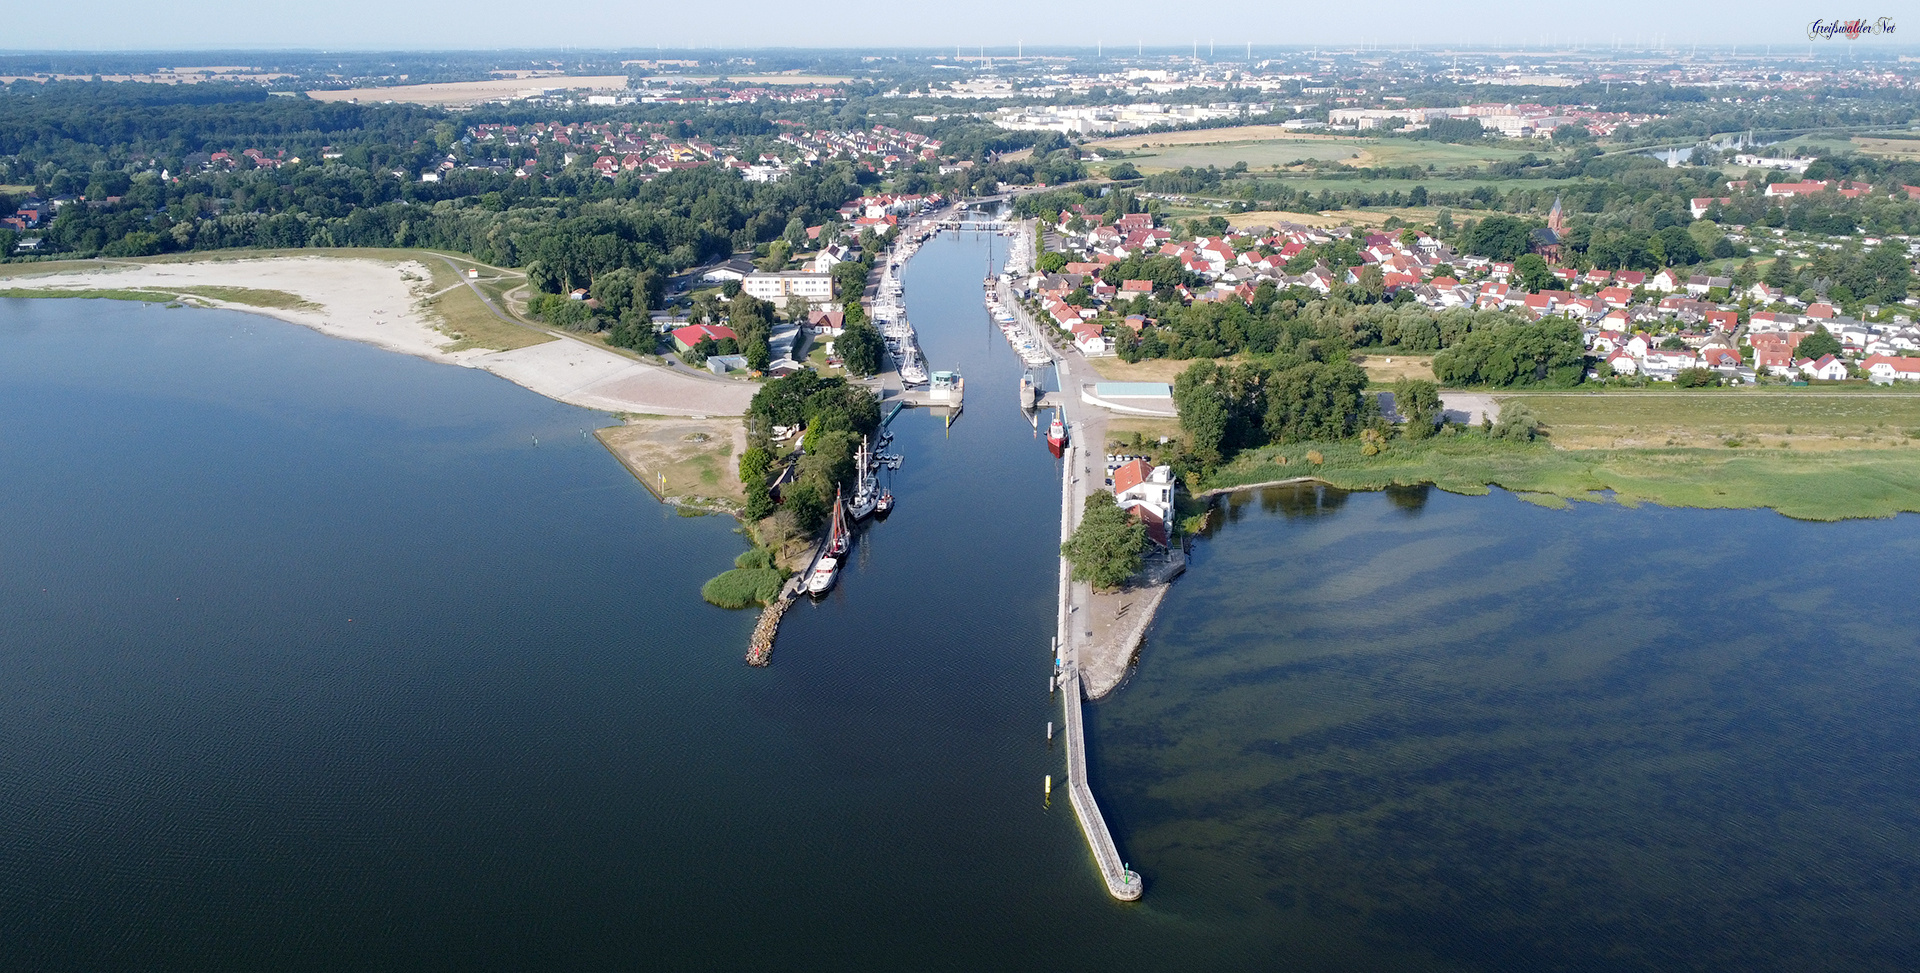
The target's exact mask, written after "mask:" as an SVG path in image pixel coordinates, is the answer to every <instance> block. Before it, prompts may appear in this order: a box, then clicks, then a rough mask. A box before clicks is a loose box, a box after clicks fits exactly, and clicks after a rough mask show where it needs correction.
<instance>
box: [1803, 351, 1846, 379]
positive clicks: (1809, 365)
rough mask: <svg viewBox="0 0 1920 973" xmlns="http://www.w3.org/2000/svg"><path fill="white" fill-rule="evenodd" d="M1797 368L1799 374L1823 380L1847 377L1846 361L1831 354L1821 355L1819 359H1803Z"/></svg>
mask: <svg viewBox="0 0 1920 973" xmlns="http://www.w3.org/2000/svg"><path fill="white" fill-rule="evenodd" d="M1799 368H1800V374H1802V375H1805V376H1806V377H1808V378H1811V379H1818V380H1820V381H1823V382H1838V381H1840V380H1841V379H1844V378H1846V377H1847V366H1846V363H1845V362H1842V361H1841V360H1840V359H1838V358H1835V357H1834V356H1832V355H1821V356H1820V360H1819V361H1814V360H1812V359H1806V360H1803V361H1801V362H1800V363H1799Z"/></svg>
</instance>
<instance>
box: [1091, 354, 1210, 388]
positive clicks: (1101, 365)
mask: <svg viewBox="0 0 1920 973" xmlns="http://www.w3.org/2000/svg"><path fill="white" fill-rule="evenodd" d="M1088 360H1089V361H1090V362H1091V363H1092V364H1093V370H1094V371H1096V372H1099V373H1100V377H1101V378H1102V379H1104V380H1106V381H1109V382H1165V383H1167V384H1168V385H1172V384H1173V380H1174V379H1176V378H1179V377H1180V373H1181V372H1184V371H1186V370H1187V367H1188V366H1190V365H1192V364H1193V362H1192V361H1191V360H1188V361H1177V360H1175V359H1172V358H1148V359H1144V360H1142V361H1137V362H1133V363H1128V362H1125V361H1122V360H1120V359H1118V358H1092V359H1088ZM1231 362H1232V359H1221V364H1223V365H1224V364H1230V363H1231Z"/></svg>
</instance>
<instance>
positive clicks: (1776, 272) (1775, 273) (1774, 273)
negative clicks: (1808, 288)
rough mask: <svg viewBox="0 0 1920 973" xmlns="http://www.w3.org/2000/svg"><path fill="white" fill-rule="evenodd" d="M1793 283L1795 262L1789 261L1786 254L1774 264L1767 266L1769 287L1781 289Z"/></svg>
mask: <svg viewBox="0 0 1920 973" xmlns="http://www.w3.org/2000/svg"><path fill="white" fill-rule="evenodd" d="M1791 283H1793V261H1791V260H1788V259H1787V257H1786V255H1785V254H1781V255H1780V256H1779V257H1777V258H1775V260H1774V261H1773V263H1771V264H1768V265H1767V286H1768V287H1775V288H1780V287H1785V286H1787V285H1788V284H1791Z"/></svg>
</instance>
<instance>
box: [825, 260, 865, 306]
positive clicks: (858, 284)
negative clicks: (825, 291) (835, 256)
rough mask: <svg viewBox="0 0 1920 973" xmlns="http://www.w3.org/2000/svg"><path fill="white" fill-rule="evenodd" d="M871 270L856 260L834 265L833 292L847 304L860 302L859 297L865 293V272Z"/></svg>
mask: <svg viewBox="0 0 1920 973" xmlns="http://www.w3.org/2000/svg"><path fill="white" fill-rule="evenodd" d="M871 269H872V268H870V267H868V266H867V265H866V264H865V263H863V262H861V261H858V260H849V261H846V262H844V263H837V264H834V265H833V292H834V293H835V294H837V295H839V297H840V300H842V301H844V302H847V303H849V304H850V303H852V302H855V301H858V300H860V295H861V294H863V293H865V292H866V289H867V272H868V271H869V270H871Z"/></svg>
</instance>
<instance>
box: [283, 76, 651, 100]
mask: <svg viewBox="0 0 1920 973" xmlns="http://www.w3.org/2000/svg"><path fill="white" fill-rule="evenodd" d="M626 87H627V76H626V75H624V74H607V75H592V76H586V77H573V76H557V75H556V76H542V77H538V78H489V79H487V80H485V81H456V82H448V83H445V84H403V85H396V86H394V87H391V88H346V89H343V90H340V91H309V92H307V97H309V98H312V99H313V100H315V101H395V102H402V103H405V104H410V105H431V106H440V107H444V106H447V105H471V104H474V103H477V102H482V101H492V100H494V99H498V98H511V97H513V96H514V95H517V94H519V93H520V92H522V91H526V90H528V89H530V88H567V89H580V88H620V89H625V88H626Z"/></svg>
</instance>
